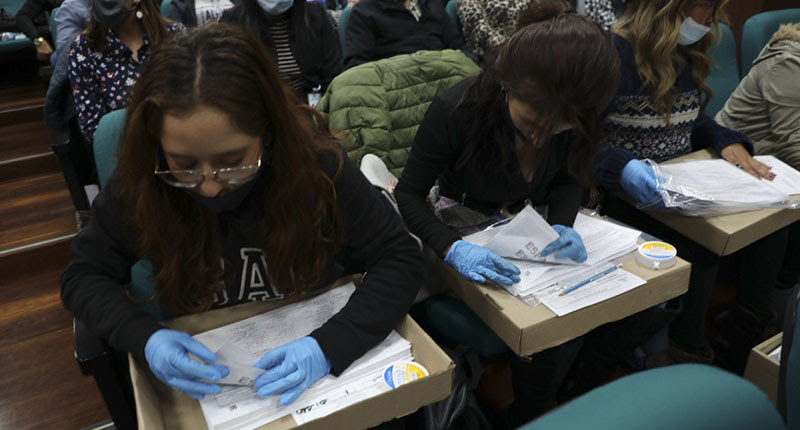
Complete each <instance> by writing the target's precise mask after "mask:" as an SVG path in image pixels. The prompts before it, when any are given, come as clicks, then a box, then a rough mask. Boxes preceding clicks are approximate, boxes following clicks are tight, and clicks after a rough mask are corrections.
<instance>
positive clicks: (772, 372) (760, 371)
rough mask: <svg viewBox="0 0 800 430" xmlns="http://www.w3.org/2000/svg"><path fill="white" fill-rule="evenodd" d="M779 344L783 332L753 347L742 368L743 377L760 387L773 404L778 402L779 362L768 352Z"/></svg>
mask: <svg viewBox="0 0 800 430" xmlns="http://www.w3.org/2000/svg"><path fill="white" fill-rule="evenodd" d="M781 344H783V333H778V334H776V335H775V336H773V337H771V338H769V339H767V340H765V341H764V342H761V343H760V344H758V345H756V346H755V347H753V349H752V350H751V351H750V356H749V357H748V358H747V367H746V368H745V370H744V379H747V380H748V381H750V382H752V383H753V384H755V385H756V386H757V387H758V388H761V390H763V391H764V392H765V393H766V394H767V397H769V400H770V401H772V403H773V404H775V405H777V404H778V379H779V378H780V369H781V363H779V362H777V361H775V360H773V359H772V358H771V357H770V356H769V354H770V353H771V352H772V351H774V350H775V348H777V347H779V346H781Z"/></svg>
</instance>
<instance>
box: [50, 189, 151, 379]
mask: <svg viewBox="0 0 800 430" xmlns="http://www.w3.org/2000/svg"><path fill="white" fill-rule="evenodd" d="M116 189H117V186H116V184H115V181H114V180H113V178H112V181H109V183H108V185H106V187H104V188H103V190H102V191H101V192H100V194H99V195H98V196H97V197H96V198H95V200H94V202H93V203H92V216H91V219H90V221H89V225H87V226H86V227H85V228H84V229H83V230H81V232H80V233H78V235H77V236H75V238H74V239H72V244H71V245H70V254H71V259H70V262H69V265H68V266H67V269H66V270H65V271H64V274H63V275H61V300H63V302H64V305H65V306H66V308H67V309H69V311H70V312H72V313H73V314H74V315H75V317H77V318H78V319H79V320H81V321H82V322H83V323H84V324H86V326H87V327H88V328H89V330H90V331H92V333H94V334H95V335H96V336H98V337H100V338H103V339H107V340H108V343H109V344H110V345H111V347H112V348H114V349H118V350H121V351H127V352H130V353H132V354H133V355H134V356H135V357H136V358H137V359H138V360H139V361H140V362H142V363H144V362H145V361H144V346H145V344H146V343H147V339H149V338H150V335H151V334H153V333H154V332H155V331H156V330H158V329H160V328H162V327H161V325H160V324H159V323H158V321H157V320H156V319H155V317H153V316H152V315H151V314H149V313H148V312H147V311H145V310H144V309H143V308H142V307H140V306H139V305H137V304H135V303H133V302H132V301H131V300H130V299H129V298H128V296H127V293H126V288H125V284H127V283H128V282H130V269H131V266H133V264H134V263H136V261H137V260H138V259H137V257H136V256H135V254H134V253H133V251H132V249H131V246H132V242H131V240H130V239H129V238H128V237H127V235H126V234H125V233H124V231H123V227H122V224H121V220H122V217H121V216H120V215H121V214H120V208H119V206H118V205H117V202H116V201H115V200H116V197H115V195H114V193H115V190H116Z"/></svg>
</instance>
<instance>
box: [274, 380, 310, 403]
mask: <svg viewBox="0 0 800 430" xmlns="http://www.w3.org/2000/svg"><path fill="white" fill-rule="evenodd" d="M308 387H309V386H308V385H306V384H305V383H302V384H299V385H298V386H296V387H294V388H292V389H290V390H289V391H287V392H285V393H283V395H282V396H281V400H280V403H281V406H286V405H291V404H292V403H294V401H295V400H297V399H298V398H299V397H300V396H301V395H302V394H303V393H304V392H305V391H306V389H308Z"/></svg>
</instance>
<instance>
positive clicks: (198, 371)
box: [170, 354, 227, 381]
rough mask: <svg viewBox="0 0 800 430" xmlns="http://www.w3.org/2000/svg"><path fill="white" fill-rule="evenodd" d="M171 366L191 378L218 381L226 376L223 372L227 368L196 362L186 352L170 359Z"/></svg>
mask: <svg viewBox="0 0 800 430" xmlns="http://www.w3.org/2000/svg"><path fill="white" fill-rule="evenodd" d="M170 361H171V364H172V367H173V368H174V369H175V370H177V371H179V372H181V373H183V374H184V375H186V376H188V377H189V378H191V379H206V380H208V381H219V380H220V379H222V378H224V377H225V376H227V374H224V373H225V371H227V369H226V368H225V367H224V366H210V365H207V364H201V363H198V362H196V361H194V360H192V359H191V358H189V356H188V355H186V354H180V355H178V356H176V357H175V358H174V359H173V360H170Z"/></svg>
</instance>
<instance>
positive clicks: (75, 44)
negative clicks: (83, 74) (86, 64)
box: [69, 32, 92, 56]
mask: <svg viewBox="0 0 800 430" xmlns="http://www.w3.org/2000/svg"><path fill="white" fill-rule="evenodd" d="M91 53H92V48H91V47H90V46H89V40H88V39H87V38H86V33H84V32H81V33H78V35H77V36H75V38H74V39H72V43H70V45H69V55H70V56H73V55H78V54H80V55H84V56H86V55H90V54H91Z"/></svg>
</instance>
